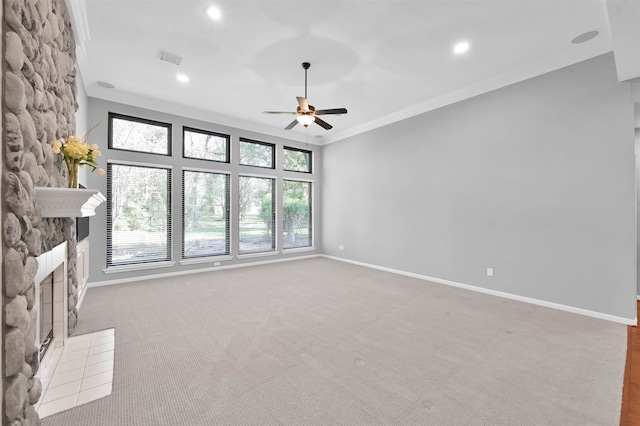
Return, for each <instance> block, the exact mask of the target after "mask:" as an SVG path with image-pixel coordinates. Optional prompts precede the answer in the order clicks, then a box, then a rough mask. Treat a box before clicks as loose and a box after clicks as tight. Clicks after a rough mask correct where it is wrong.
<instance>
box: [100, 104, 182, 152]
mask: <svg viewBox="0 0 640 426" xmlns="http://www.w3.org/2000/svg"><path fill="white" fill-rule="evenodd" d="M109 148H110V149H121V150H125V151H137V152H146V153H150V154H161V155H171V124H167V123H160V122H158V121H152V120H145V119H143V118H136V117H129V116H126V115H120V114H114V113H109Z"/></svg>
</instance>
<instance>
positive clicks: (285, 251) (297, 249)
mask: <svg viewBox="0 0 640 426" xmlns="http://www.w3.org/2000/svg"><path fill="white" fill-rule="evenodd" d="M309 251H316V248H315V247H294V248H290V249H283V250H282V254H289V253H305V252H309Z"/></svg>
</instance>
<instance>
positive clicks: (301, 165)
mask: <svg viewBox="0 0 640 426" xmlns="http://www.w3.org/2000/svg"><path fill="white" fill-rule="evenodd" d="M282 162H283V166H284V169H285V170H288V171H292V172H305V173H311V151H306V150H304V149H297V148H289V147H288V146H285V147H284V156H283V158H282Z"/></svg>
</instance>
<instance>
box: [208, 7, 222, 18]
mask: <svg viewBox="0 0 640 426" xmlns="http://www.w3.org/2000/svg"><path fill="white" fill-rule="evenodd" d="M207 15H209V18H211V19H213V20H214V21H219V20H220V18H222V12H220V9H218V8H217V7H215V6H211V7H209V8H208V9H207Z"/></svg>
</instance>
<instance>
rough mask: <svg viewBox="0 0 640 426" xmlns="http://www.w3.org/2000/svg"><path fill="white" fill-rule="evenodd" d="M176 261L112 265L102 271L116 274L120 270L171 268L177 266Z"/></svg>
mask: <svg viewBox="0 0 640 426" xmlns="http://www.w3.org/2000/svg"><path fill="white" fill-rule="evenodd" d="M175 264H176V262H171V261H168V262H149V263H138V264H133V265H121V266H111V267H109V268H106V269H103V270H102V272H104V273H105V274H116V273H119V272H130V271H142V270H145V269H157V268H170V267H172V266H175Z"/></svg>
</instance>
